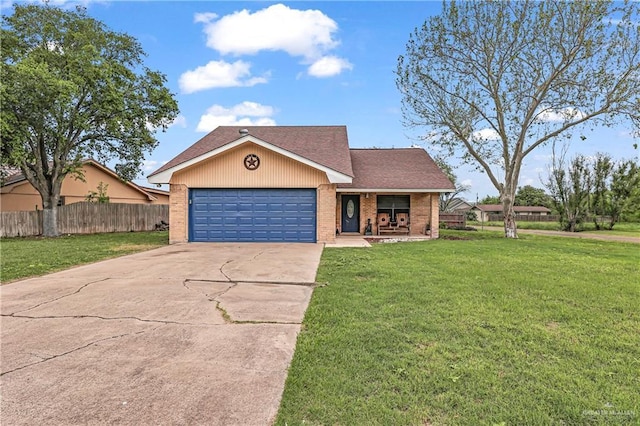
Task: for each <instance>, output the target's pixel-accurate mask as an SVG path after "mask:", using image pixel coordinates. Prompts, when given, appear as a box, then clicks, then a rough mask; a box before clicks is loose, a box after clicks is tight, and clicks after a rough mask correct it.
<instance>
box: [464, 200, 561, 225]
mask: <svg viewBox="0 0 640 426" xmlns="http://www.w3.org/2000/svg"><path fill="white" fill-rule="evenodd" d="M471 211H472V212H475V213H476V217H477V218H478V220H479V221H482V222H488V221H489V216H491V215H501V214H502V204H478V205H475V206H473V207H472V208H471ZM513 211H514V213H515V214H516V216H531V215H536V216H546V215H548V214H551V210H550V209H548V208H546V207H542V206H514V207H513Z"/></svg>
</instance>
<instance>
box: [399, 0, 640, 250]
mask: <svg viewBox="0 0 640 426" xmlns="http://www.w3.org/2000/svg"><path fill="white" fill-rule="evenodd" d="M639 9H640V3H637V2H631V1H629V2H624V3H616V2H611V1H603V0H596V1H560V0H549V1H542V2H537V1H484V0H478V1H465V2H456V1H446V2H443V4H442V12H441V14H440V15H439V16H434V17H432V18H430V19H428V20H427V21H426V22H425V23H424V25H422V26H421V27H420V28H417V29H416V30H415V31H414V32H413V34H412V35H411V37H410V39H409V41H408V43H407V46H406V54H405V55H403V56H400V57H399V59H398V68H397V80H396V83H397V86H398V88H399V90H400V91H401V93H402V95H403V116H404V121H405V124H406V125H407V126H419V127H427V128H428V129H429V138H428V140H429V141H431V143H433V144H434V145H438V146H441V147H444V148H446V149H448V150H449V151H448V153H449V154H451V155H455V154H457V155H459V156H461V158H462V159H463V160H465V161H467V162H469V163H473V164H475V165H476V166H477V167H478V168H479V169H480V170H482V171H483V172H484V173H486V174H487V176H488V178H489V179H490V180H491V182H492V183H493V185H494V186H495V188H496V189H497V190H498V193H499V196H500V201H501V203H502V205H503V213H504V230H505V236H506V237H510V238H517V226H516V221H515V213H514V210H513V206H514V201H515V193H516V190H517V188H518V180H519V177H520V170H521V168H522V162H523V160H524V159H525V158H526V157H527V156H529V155H530V154H531V153H532V152H534V151H535V150H536V149H538V148H540V147H542V146H544V145H545V144H548V143H549V141H552V140H554V139H555V138H557V137H559V136H571V135H572V133H573V132H574V131H581V130H583V129H585V128H588V127H589V126H596V125H611V124H613V123H616V122H622V121H624V122H627V123H631V125H632V126H633V127H634V129H635V131H636V133H638V131H639V130H640V108H639V107H638V106H639V105H640V40H639V34H640V26H638V25H637V22H638V20H640V11H639ZM434 135H435V136H437V137H434Z"/></svg>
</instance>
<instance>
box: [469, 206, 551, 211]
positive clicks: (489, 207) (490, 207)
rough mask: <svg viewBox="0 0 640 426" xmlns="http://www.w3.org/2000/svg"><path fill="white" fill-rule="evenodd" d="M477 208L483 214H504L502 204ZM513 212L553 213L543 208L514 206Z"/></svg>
mask: <svg viewBox="0 0 640 426" xmlns="http://www.w3.org/2000/svg"><path fill="white" fill-rule="evenodd" d="M475 207H476V208H478V209H480V210H482V211H483V212H500V213H502V204H478V205H477V206H475ZM513 211H514V212H533V213H542V212H546V213H549V212H551V210H549V209H548V208H546V207H542V206H514V207H513Z"/></svg>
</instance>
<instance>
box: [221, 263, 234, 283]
mask: <svg viewBox="0 0 640 426" xmlns="http://www.w3.org/2000/svg"><path fill="white" fill-rule="evenodd" d="M231 262H233V259H230V260H227V261H226V262H224V263H223V264H222V266H220V273H221V274H222V275H224V277H225V278H226V279H227V281H229V282H232V280H231V278H229V275H227V274H225V272H224V271H223V270H222V269H223V268H224V267H225V266H227V265H228V264H229V263H231Z"/></svg>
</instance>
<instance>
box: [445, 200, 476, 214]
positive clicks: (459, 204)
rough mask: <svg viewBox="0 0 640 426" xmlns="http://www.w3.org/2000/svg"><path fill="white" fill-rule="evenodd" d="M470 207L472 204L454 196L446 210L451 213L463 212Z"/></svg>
mask: <svg viewBox="0 0 640 426" xmlns="http://www.w3.org/2000/svg"><path fill="white" fill-rule="evenodd" d="M472 207H473V204H470V203H468V202H466V201H465V200H463V199H462V198H454V199H452V200H451V201H449V204H448V205H447V208H446V211H447V212H451V213H465V212H467V211H469V210H471V208H472Z"/></svg>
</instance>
